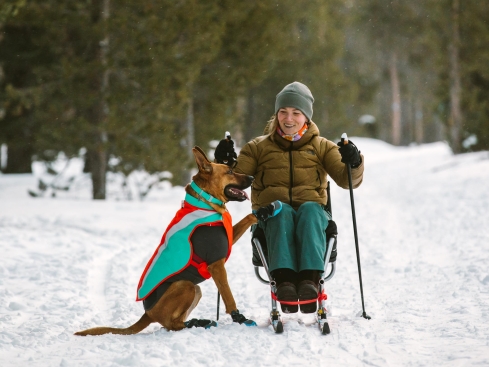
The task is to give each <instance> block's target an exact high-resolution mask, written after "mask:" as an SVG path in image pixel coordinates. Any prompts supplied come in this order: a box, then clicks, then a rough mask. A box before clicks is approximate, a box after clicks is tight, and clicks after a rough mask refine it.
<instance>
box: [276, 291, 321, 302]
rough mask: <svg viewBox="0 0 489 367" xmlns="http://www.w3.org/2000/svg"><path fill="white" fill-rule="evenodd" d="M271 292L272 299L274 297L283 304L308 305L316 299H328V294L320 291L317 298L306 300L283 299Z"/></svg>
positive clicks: (319, 300)
mask: <svg viewBox="0 0 489 367" xmlns="http://www.w3.org/2000/svg"><path fill="white" fill-rule="evenodd" d="M271 294H272V299H274V300H275V301H277V302H280V303H281V304H283V305H307V304H309V303H313V302H316V301H318V302H321V301H325V300H327V299H328V295H327V294H326V293H325V292H323V293H318V297H317V298H313V299H306V300H304V301H281V300H279V299H278V298H277V295H276V294H275V293H273V292H271Z"/></svg>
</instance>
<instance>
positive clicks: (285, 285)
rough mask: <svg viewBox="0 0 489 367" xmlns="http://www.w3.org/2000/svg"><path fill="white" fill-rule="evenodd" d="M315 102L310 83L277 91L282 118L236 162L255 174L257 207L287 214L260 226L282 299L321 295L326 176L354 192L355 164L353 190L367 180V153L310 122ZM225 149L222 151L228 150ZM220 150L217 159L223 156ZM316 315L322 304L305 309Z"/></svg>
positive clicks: (303, 307)
mask: <svg viewBox="0 0 489 367" xmlns="http://www.w3.org/2000/svg"><path fill="white" fill-rule="evenodd" d="M313 102H314V98H313V96H312V94H311V91H310V90H309V88H308V87H307V86H305V85H304V84H302V83H299V82H294V83H291V84H288V85H287V86H285V88H284V89H283V90H282V91H281V92H280V93H279V94H277V97H276V101H275V113H274V115H273V116H272V119H271V120H270V121H269V123H268V125H267V127H266V128H265V132H264V133H265V135H263V136H260V137H257V138H255V139H254V140H252V141H250V142H249V143H247V144H246V145H245V146H244V147H243V148H242V149H241V152H240V154H239V156H238V159H237V164H236V167H235V171H236V172H240V173H244V174H247V175H250V176H254V177H255V181H254V182H253V186H252V190H251V202H252V206H253V210H257V209H258V208H260V207H264V206H267V205H268V204H270V203H271V202H273V201H275V200H280V201H281V202H282V203H283V207H282V211H281V212H280V213H279V214H278V215H277V216H275V217H272V218H270V219H268V221H266V222H264V221H259V224H258V225H259V226H260V227H261V228H263V230H264V232H265V237H266V240H267V244H268V258H269V270H270V272H271V274H272V276H273V278H274V279H275V281H276V283H277V292H276V295H277V298H278V300H279V301H280V300H283V301H297V300H308V299H313V298H315V297H317V294H318V284H319V280H320V277H321V274H322V272H323V271H324V257H325V252H326V234H325V230H326V227H327V226H328V219H331V217H329V213H327V212H326V211H325V210H324V205H326V203H327V200H328V198H327V192H326V186H327V182H328V180H327V175H330V176H331V178H332V179H333V180H334V181H335V182H336V184H337V185H339V186H340V187H342V188H344V189H348V188H349V185H348V173H347V172H348V171H347V166H346V164H345V163H348V164H350V165H351V167H352V168H353V169H352V183H353V187H354V188H357V187H358V186H359V185H360V184H361V182H362V179H363V168H364V165H363V156H362V155H360V152H359V151H358V149H357V148H356V146H355V145H353V144H352V143H351V142H349V143H348V144H343V143H338V145H336V144H335V143H333V142H331V141H329V140H327V139H325V138H323V137H321V136H320V135H319V130H318V127H317V126H316V124H315V123H314V122H313V121H312V120H311V118H312V113H313V108H312V106H313ZM221 147H223V146H221ZM220 150H221V148H219V147H218V148H217V149H216V160H217V161H219V157H220V156H221V155H222V152H221V151H220ZM281 306H282V311H284V312H289V313H293V312H297V310H298V306H297V305H292V306H291V305H284V304H282V305H281ZM315 311H316V303H309V304H303V305H301V312H303V313H312V312H315Z"/></svg>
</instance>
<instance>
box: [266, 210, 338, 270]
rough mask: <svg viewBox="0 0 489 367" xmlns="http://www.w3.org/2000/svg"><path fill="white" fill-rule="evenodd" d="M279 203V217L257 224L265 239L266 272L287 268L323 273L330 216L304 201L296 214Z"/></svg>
mask: <svg viewBox="0 0 489 367" xmlns="http://www.w3.org/2000/svg"><path fill="white" fill-rule="evenodd" d="M282 204H283V207H282V211H281V212H280V213H279V214H278V215H276V216H275V217H272V218H270V219H268V220H267V221H266V222H262V221H260V222H259V226H260V227H261V228H262V229H263V231H264V232H265V238H266V240H267V246H268V259H269V264H268V267H269V271H270V272H272V271H273V270H275V269H282V268H287V269H292V270H294V271H295V272H300V271H302V270H318V271H320V272H323V271H324V257H325V254H326V227H327V226H328V221H329V219H331V216H330V214H329V213H328V212H326V211H325V210H324V209H323V207H322V206H321V205H320V204H318V203H315V202H306V203H304V204H302V205H301V206H300V207H299V209H298V210H297V211H295V210H294V209H293V208H292V207H291V206H290V205H288V204H285V203H282Z"/></svg>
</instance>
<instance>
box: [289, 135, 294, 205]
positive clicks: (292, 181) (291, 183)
mask: <svg viewBox="0 0 489 367" xmlns="http://www.w3.org/2000/svg"><path fill="white" fill-rule="evenodd" d="M292 146H293V142H290V149H289V165H290V185H289V203H290V206H292V186H293V184H294V168H293V165H292V163H293V162H292Z"/></svg>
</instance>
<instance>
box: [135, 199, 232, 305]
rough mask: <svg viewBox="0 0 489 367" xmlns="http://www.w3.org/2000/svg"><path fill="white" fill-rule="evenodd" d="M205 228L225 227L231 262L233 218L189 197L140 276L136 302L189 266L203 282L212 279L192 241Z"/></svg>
mask: <svg viewBox="0 0 489 367" xmlns="http://www.w3.org/2000/svg"><path fill="white" fill-rule="evenodd" d="M203 225H211V226H212V225H222V226H224V228H225V230H226V234H227V237H228V253H227V256H226V260H227V259H228V258H229V255H230V254H231V247H232V244H233V226H232V219H231V215H230V214H229V213H228V212H225V213H224V214H222V215H221V214H219V213H218V212H216V211H214V210H213V209H212V207H211V206H210V205H208V204H205V203H204V202H202V201H199V200H198V199H196V198H194V197H193V196H191V195H188V194H187V195H186V196H185V201H184V202H183V205H182V208H181V209H180V210H179V211H178V212H177V213H176V215H175V217H174V218H173V220H172V221H171V222H170V224H169V225H168V228H167V229H166V231H165V233H164V234H163V237H162V238H161V241H160V244H159V246H158V247H157V248H156V250H155V252H154V254H153V256H152V257H151V259H150V260H149V262H148V264H147V265H146V268H145V269H144V272H143V274H142V275H141V279H140V280H139V285H138V290H137V297H136V301H142V300H143V299H145V298H146V297H148V296H149V295H150V294H151V293H152V292H153V291H154V290H155V289H156V288H157V287H158V286H159V285H160V284H161V283H163V282H164V281H165V280H167V279H168V278H170V277H171V276H173V275H175V274H178V273H180V272H182V271H184V270H185V269H186V268H187V267H189V266H195V267H196V268H197V270H198V272H199V274H200V275H201V276H202V277H203V278H205V279H209V278H210V277H211V275H210V274H209V272H208V270H207V264H206V263H205V262H202V260H201V259H199V258H196V257H195V256H194V254H193V247H192V242H191V240H190V238H191V237H192V233H193V232H194V231H195V229H196V228H197V227H199V226H203Z"/></svg>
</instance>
